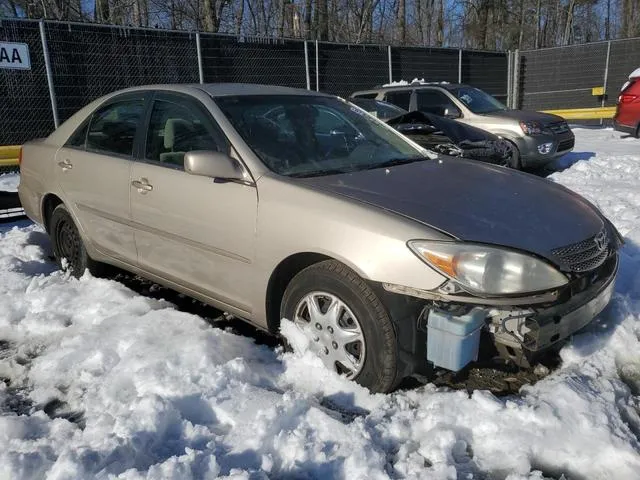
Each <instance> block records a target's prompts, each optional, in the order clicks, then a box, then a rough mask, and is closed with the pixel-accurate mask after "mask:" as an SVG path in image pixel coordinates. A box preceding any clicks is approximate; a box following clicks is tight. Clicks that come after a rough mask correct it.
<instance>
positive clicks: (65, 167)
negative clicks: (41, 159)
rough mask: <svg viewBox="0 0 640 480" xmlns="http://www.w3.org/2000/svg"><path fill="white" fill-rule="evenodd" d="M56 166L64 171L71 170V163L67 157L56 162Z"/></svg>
mask: <svg viewBox="0 0 640 480" xmlns="http://www.w3.org/2000/svg"><path fill="white" fill-rule="evenodd" d="M58 166H59V167H60V168H61V169H62V171H63V172H66V171H67V170H71V169H72V168H73V164H72V163H71V160H69V159H68V158H65V159H64V161H62V162H58Z"/></svg>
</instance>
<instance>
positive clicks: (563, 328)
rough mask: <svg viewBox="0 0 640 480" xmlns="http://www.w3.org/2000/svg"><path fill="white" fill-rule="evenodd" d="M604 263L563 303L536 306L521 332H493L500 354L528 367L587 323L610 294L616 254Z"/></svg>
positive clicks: (612, 286) (526, 318) (525, 319)
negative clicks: (596, 275)
mask: <svg viewBox="0 0 640 480" xmlns="http://www.w3.org/2000/svg"><path fill="white" fill-rule="evenodd" d="M606 263H607V264H608V265H605V266H603V268H604V269H605V270H604V271H603V272H601V276H600V277H599V278H598V279H597V280H595V281H594V282H593V284H592V285H591V287H590V288H588V289H587V290H585V291H582V292H580V293H577V294H575V295H574V296H572V297H571V298H569V299H568V300H567V301H565V302H562V303H558V304H555V305H552V306H548V307H545V308H536V309H535V310H533V311H532V312H531V313H530V314H528V315H526V316H525V318H524V320H523V322H522V323H521V326H522V327H524V328H523V329H522V331H523V333H522V335H519V336H516V335H506V336H505V335H494V341H495V344H496V347H497V349H498V351H499V352H500V354H501V356H503V357H505V358H508V359H510V360H512V361H514V362H515V363H517V364H519V365H521V366H529V365H531V364H532V363H533V361H534V360H535V359H536V358H537V357H538V356H540V355H541V354H542V353H544V352H545V351H547V350H554V349H557V348H559V347H560V346H562V345H563V344H564V342H565V341H566V340H567V339H568V338H569V337H570V336H571V335H573V334H575V333H576V332H578V331H580V330H581V329H583V328H584V327H586V326H587V325H589V324H590V323H591V322H592V321H593V319H594V318H595V317H596V316H597V315H598V314H599V313H600V312H602V310H604V308H605V307H606V306H607V305H608V304H609V301H610V300H611V297H612V295H613V291H614V287H615V279H616V275H617V271H618V255H617V253H616V254H615V255H613V256H612V257H611V258H610V259H609V260H608V261H607V262H606ZM517 337H520V338H517ZM505 339H506V341H505Z"/></svg>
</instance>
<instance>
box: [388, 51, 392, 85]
mask: <svg viewBox="0 0 640 480" xmlns="http://www.w3.org/2000/svg"><path fill="white" fill-rule="evenodd" d="M387 56H388V57H389V83H392V82H393V68H392V66H391V45H388V46H387Z"/></svg>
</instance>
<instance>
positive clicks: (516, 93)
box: [512, 49, 520, 108]
mask: <svg viewBox="0 0 640 480" xmlns="http://www.w3.org/2000/svg"><path fill="white" fill-rule="evenodd" d="M512 70H513V88H512V90H513V102H512V103H513V107H512V108H520V50H518V49H516V51H515V52H514V53H513V67H512Z"/></svg>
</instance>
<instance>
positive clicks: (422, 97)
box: [416, 90, 457, 115]
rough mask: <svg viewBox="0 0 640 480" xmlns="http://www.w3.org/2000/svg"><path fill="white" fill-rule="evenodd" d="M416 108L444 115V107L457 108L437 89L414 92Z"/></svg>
mask: <svg viewBox="0 0 640 480" xmlns="http://www.w3.org/2000/svg"><path fill="white" fill-rule="evenodd" d="M416 96H417V98H416V99H417V104H418V110H420V111H421V112H428V113H434V114H436V115H444V112H445V110H446V109H449V110H452V109H457V107H456V106H455V105H454V103H453V102H452V101H451V99H450V98H449V97H447V96H446V95H445V94H444V93H442V92H439V91H438V90H418V91H417V92H416Z"/></svg>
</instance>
